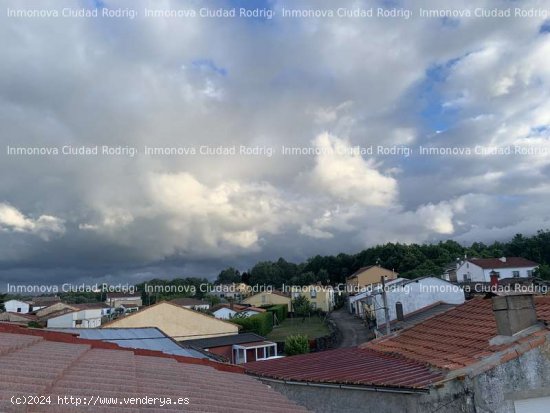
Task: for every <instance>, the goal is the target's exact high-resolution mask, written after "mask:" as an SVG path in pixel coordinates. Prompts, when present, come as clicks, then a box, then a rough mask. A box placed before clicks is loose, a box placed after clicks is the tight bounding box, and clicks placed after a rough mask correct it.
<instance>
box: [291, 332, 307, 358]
mask: <svg viewBox="0 0 550 413" xmlns="http://www.w3.org/2000/svg"><path fill="white" fill-rule="evenodd" d="M308 352H309V341H308V339H307V336H305V335H302V334H296V335H293V336H288V337H287V338H286V340H285V353H286V355H287V356H294V355H296V354H305V353H308Z"/></svg>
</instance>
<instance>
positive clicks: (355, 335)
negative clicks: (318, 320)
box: [330, 307, 369, 347]
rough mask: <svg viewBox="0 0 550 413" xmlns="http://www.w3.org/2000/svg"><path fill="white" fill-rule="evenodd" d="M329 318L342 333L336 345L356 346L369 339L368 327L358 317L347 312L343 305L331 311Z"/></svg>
mask: <svg viewBox="0 0 550 413" xmlns="http://www.w3.org/2000/svg"><path fill="white" fill-rule="evenodd" d="M330 318H331V319H332V320H333V321H334V322H335V323H336V325H337V326H338V329H339V330H340V332H341V334H342V340H341V341H340V345H339V346H338V347H352V346H357V345H359V344H361V343H364V342H366V341H368V340H369V335H368V329H367V328H366V327H365V325H364V324H363V323H362V321H361V320H360V319H359V318H356V317H354V316H353V315H351V314H349V313H348V312H347V311H346V309H345V307H343V308H340V309H339V310H336V311H333V312H332V313H331V314H330Z"/></svg>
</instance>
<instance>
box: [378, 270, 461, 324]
mask: <svg viewBox="0 0 550 413" xmlns="http://www.w3.org/2000/svg"><path fill="white" fill-rule="evenodd" d="M373 299H374V300H375V308H376V320H377V324H378V325H379V326H380V325H381V324H384V323H385V322H386V318H385V314H384V309H383V307H384V303H383V300H382V295H381V294H377V295H375V296H373ZM387 300H388V308H389V313H390V321H393V320H395V319H397V312H396V309H395V305H396V303H397V302H398V301H399V302H401V304H402V305H403V314H404V315H405V316H406V315H407V314H410V313H413V312H415V311H418V310H420V309H422V308H425V307H428V306H430V305H432V304H435V303H437V302H444V303H447V304H457V305H458V304H462V303H464V301H465V298H464V292H463V291H462V289H461V288H460V287H458V286H456V285H454V284H451V283H449V282H447V281H445V280H442V279H440V278H436V277H427V278H422V279H419V280H416V281H415V280H411V282H408V283H407V284H405V285H404V286H395V287H394V289H392V290H390V291H388V292H387Z"/></svg>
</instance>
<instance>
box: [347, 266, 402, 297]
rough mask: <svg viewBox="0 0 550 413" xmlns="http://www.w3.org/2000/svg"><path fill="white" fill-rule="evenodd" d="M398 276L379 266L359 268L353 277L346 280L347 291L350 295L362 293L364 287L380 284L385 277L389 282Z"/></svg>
mask: <svg viewBox="0 0 550 413" xmlns="http://www.w3.org/2000/svg"><path fill="white" fill-rule="evenodd" d="M397 276H398V274H397V273H396V272H395V271H392V270H388V269H387V268H383V267H381V266H379V265H369V266H367V267H362V268H359V269H358V270H357V271H355V272H354V273H353V274H352V275H350V276H349V277H348V278H346V289H347V292H348V294H353V293H357V292H361V291H362V289H363V287H366V286H369V285H371V284H376V283H379V282H380V279H381V278H382V277H384V278H385V279H386V280H387V281H389V280H394V279H396V278H397Z"/></svg>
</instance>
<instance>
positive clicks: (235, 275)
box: [216, 267, 241, 284]
mask: <svg viewBox="0 0 550 413" xmlns="http://www.w3.org/2000/svg"><path fill="white" fill-rule="evenodd" d="M240 282H241V273H240V272H239V270H236V269H235V268H233V267H229V268H226V269H225V270H222V271H221V272H220V273H219V275H218V279H217V280H216V284H233V283H240Z"/></svg>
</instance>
